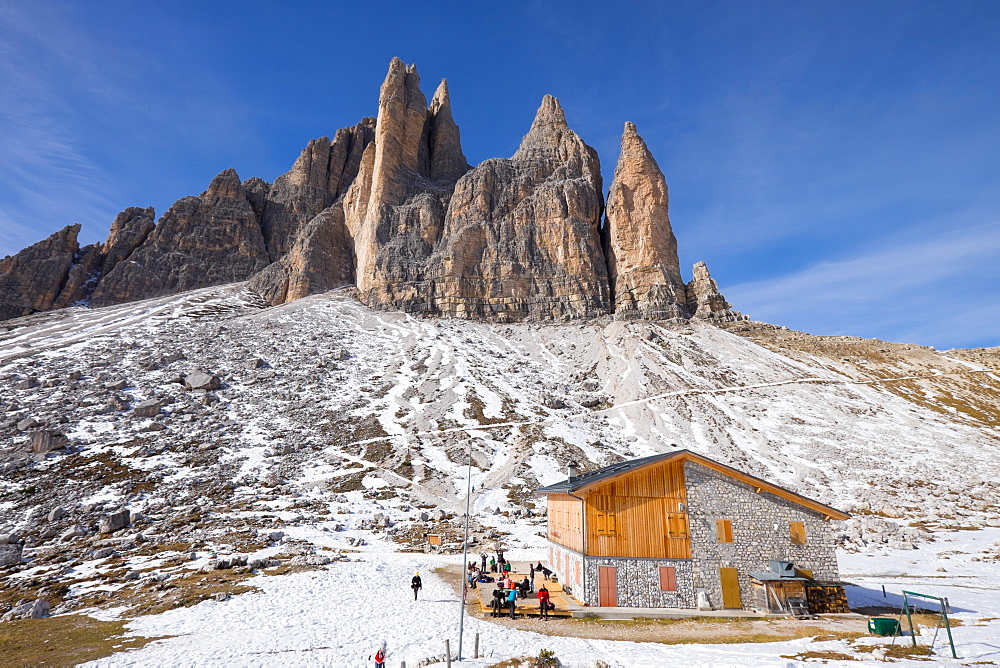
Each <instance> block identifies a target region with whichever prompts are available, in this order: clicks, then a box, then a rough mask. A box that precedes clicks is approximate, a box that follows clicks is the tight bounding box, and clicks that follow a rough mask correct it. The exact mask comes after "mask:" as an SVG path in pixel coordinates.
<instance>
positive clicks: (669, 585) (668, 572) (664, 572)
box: [660, 566, 677, 591]
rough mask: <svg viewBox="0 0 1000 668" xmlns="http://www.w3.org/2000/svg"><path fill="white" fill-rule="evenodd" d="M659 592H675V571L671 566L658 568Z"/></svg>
mask: <svg viewBox="0 0 1000 668" xmlns="http://www.w3.org/2000/svg"><path fill="white" fill-rule="evenodd" d="M660 591H677V571H676V570H675V569H674V567H673V566H660Z"/></svg>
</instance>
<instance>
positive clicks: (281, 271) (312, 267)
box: [247, 202, 354, 304]
mask: <svg viewBox="0 0 1000 668" xmlns="http://www.w3.org/2000/svg"><path fill="white" fill-rule="evenodd" d="M353 283H354V253H353V247H352V244H351V239H350V236H349V235H348V233H347V226H346V225H344V207H343V205H342V204H341V203H340V202H337V203H336V204H334V205H333V206H330V207H328V208H327V209H324V210H323V211H322V212H321V213H320V214H319V215H318V216H316V217H315V218H313V219H312V220H311V221H309V222H308V223H307V224H306V226H305V227H303V228H302V229H301V230H299V233H298V235H297V238H296V241H295V243H294V244H293V245H292V248H291V250H289V251H288V252H287V253H285V255H283V256H282V257H281V259H280V260H278V261H277V262H274V263H272V264H270V265H269V266H268V267H267V268H266V269H264V270H263V271H262V272H260V273H259V274H257V275H256V276H254V277H253V278H251V279H250V281H249V282H248V283H247V287H248V288H249V289H251V290H253V291H254V292H256V293H257V294H259V295H261V296H262V297H263V298H264V299H265V300H267V301H268V303H270V304H284V303H286V302H290V301H295V300H296V299H301V298H302V297H308V296H309V295H314V294H318V293H320V292H326V291H327V290H332V289H334V288H339V287H342V286H345V285H352V284H353Z"/></svg>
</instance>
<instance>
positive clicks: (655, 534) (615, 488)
mask: <svg viewBox="0 0 1000 668" xmlns="http://www.w3.org/2000/svg"><path fill="white" fill-rule="evenodd" d="M578 496H580V497H582V498H583V499H584V501H583V502H581V500H580V499H577V498H574V497H572V496H569V495H568V494H551V495H550V496H549V511H548V512H549V534H548V537H549V540H551V541H552V542H554V543H556V544H558V545H562V546H563V547H567V548H569V549H571V550H575V551H577V552H583V547H584V546H583V522H582V517H583V515H582V508H583V507H584V505H585V506H586V509H587V518H586V520H587V521H586V532H587V544H586V547H587V550H586V552H587V556H595V557H650V558H660V559H663V558H667V559H689V558H690V557H691V545H690V541H689V537H688V518H687V497H686V493H685V485H684V462H683V461H671V462H666V463H664V464H661V465H659V466H650V467H648V468H645V469H640V470H638V471H634V472H632V473H631V474H630V475H628V476H622V477H620V478H617V479H613V480H610V481H608V482H605V483H603V484H600V485H597V486H595V487H593V488H592V489H588V490H586V492H581V493H580V494H579V495H578Z"/></svg>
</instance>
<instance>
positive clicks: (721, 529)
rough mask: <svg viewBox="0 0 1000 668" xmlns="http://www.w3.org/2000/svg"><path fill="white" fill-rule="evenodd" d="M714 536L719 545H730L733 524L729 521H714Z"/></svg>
mask: <svg viewBox="0 0 1000 668" xmlns="http://www.w3.org/2000/svg"><path fill="white" fill-rule="evenodd" d="M715 536H716V538H718V539H719V542H720V543H732V542H733V523H732V522H731V521H729V520H715Z"/></svg>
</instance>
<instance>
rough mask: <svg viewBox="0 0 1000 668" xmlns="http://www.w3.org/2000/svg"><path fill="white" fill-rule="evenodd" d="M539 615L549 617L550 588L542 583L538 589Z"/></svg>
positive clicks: (544, 617) (541, 617)
mask: <svg viewBox="0 0 1000 668" xmlns="http://www.w3.org/2000/svg"><path fill="white" fill-rule="evenodd" d="M538 617H539V618H540V619H548V618H549V590H548V589H546V588H545V585H542V588H541V589H539V590H538Z"/></svg>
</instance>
